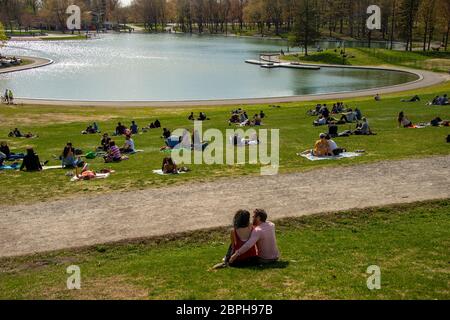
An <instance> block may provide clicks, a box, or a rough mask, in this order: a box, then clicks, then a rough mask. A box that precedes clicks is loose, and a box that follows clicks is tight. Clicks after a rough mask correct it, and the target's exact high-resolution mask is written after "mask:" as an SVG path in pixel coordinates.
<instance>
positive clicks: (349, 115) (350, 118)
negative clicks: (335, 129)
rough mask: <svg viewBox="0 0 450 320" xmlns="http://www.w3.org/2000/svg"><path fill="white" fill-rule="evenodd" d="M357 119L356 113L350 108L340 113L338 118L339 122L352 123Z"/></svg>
mask: <svg viewBox="0 0 450 320" xmlns="http://www.w3.org/2000/svg"><path fill="white" fill-rule="evenodd" d="M356 119H357V113H356V112H355V111H353V110H352V109H348V111H347V112H345V113H344V114H342V116H341V119H339V122H338V123H339V124H345V123H352V122H354V121H355V120H356Z"/></svg>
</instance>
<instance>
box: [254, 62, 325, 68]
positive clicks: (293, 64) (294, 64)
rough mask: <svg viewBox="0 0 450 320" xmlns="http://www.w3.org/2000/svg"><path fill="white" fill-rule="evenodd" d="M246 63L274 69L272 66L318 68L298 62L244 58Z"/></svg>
mask: <svg viewBox="0 0 450 320" xmlns="http://www.w3.org/2000/svg"><path fill="white" fill-rule="evenodd" d="M245 62H246V63H249V64H255V65H259V66H260V67H261V68H266V69H274V68H291V69H304V70H320V67H319V66H311V65H304V64H301V63H298V62H269V61H262V60H246V61H245Z"/></svg>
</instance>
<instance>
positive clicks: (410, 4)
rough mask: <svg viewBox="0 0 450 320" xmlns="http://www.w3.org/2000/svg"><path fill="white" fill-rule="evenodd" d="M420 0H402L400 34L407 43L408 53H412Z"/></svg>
mask: <svg viewBox="0 0 450 320" xmlns="http://www.w3.org/2000/svg"><path fill="white" fill-rule="evenodd" d="M419 4H420V0H402V2H401V4H400V21H399V23H400V33H401V36H403V38H404V40H405V42H406V51H408V50H409V51H412V49H413V39H414V25H415V23H416V18H417V13H418V11H419Z"/></svg>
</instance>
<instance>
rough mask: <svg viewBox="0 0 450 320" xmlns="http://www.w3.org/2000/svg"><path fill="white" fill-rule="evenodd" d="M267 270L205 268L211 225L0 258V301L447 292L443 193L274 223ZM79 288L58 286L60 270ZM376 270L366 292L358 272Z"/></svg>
mask: <svg viewBox="0 0 450 320" xmlns="http://www.w3.org/2000/svg"><path fill="white" fill-rule="evenodd" d="M276 224H277V238H278V246H279V248H280V251H281V255H282V259H281V261H280V262H279V263H277V264H275V265H274V266H273V267H266V268H263V267H258V266H255V267H249V268H241V269H233V268H228V269H222V270H218V271H208V270H209V268H210V267H211V266H212V265H213V264H215V263H216V262H219V261H220V260H221V258H222V257H223V255H224V254H225V251H226V249H227V245H228V244H227V242H228V231H227V230H226V229H216V230H208V231H200V232H194V233H190V234H184V235H179V236H172V237H169V236H168V237H166V238H157V239H149V240H146V241H144V240H142V241H141V242H135V243H131V242H128V243H123V244H115V245H100V246H96V247H91V248H85V249H78V250H66V251H60V252H54V253H47V254H38V255H32V256H26V257H17V258H3V259H0V299H55V298H56V299H90V298H93V299H111V298H112V299H124V298H126V299H449V298H450V291H449V288H450V282H449V279H450V278H449V270H450V269H449V264H450V252H449V250H448V248H449V247H450V200H441V201H433V202H426V203H414V204H409V205H397V206H390V207H384V208H374V209H365V210H357V211H346V212H340V213H333V214H323V215H315V216H308V217H301V218H295V219H283V220H280V221H277V222H276ZM69 265H78V266H79V267H80V269H81V290H75V291H69V290H67V289H66V279H67V277H68V275H67V274H66V268H67V267H68V266H69ZM370 265H377V266H379V267H380V268H381V289H380V290H374V291H371V290H368V288H367V286H366V280H367V277H368V275H367V274H366V269H367V267H368V266H370Z"/></svg>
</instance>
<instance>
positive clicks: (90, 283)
mask: <svg viewBox="0 0 450 320" xmlns="http://www.w3.org/2000/svg"><path fill="white" fill-rule="evenodd" d="M65 285H66V284H65V283H64V284H62V285H61V286H58V287H53V288H49V289H48V290H47V291H46V292H43V293H41V294H42V295H43V297H44V298H45V299H52V300H53V299H61V298H63V299H66V298H68V299H75V300H124V299H127V300H142V299H147V298H148V291H147V289H144V288H142V287H140V286H137V285H135V284H134V283H133V280H131V279H128V278H125V277H123V276H110V277H102V278H95V279H89V278H88V279H83V278H82V279H81V289H80V290H68V289H67V287H66V286H65Z"/></svg>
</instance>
